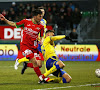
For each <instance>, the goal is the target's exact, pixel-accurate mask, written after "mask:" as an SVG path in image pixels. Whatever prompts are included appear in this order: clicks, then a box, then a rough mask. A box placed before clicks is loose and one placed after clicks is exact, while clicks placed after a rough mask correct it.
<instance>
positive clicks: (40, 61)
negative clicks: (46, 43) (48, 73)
mask: <svg viewBox="0 0 100 90" xmlns="http://www.w3.org/2000/svg"><path fill="white" fill-rule="evenodd" d="M38 9H39V10H41V11H42V16H44V14H45V10H44V8H43V7H39V8H38ZM40 23H41V24H42V25H43V26H44V32H46V23H47V21H46V20H45V19H41V21H40ZM44 37H45V33H44V36H43V38H44ZM43 38H42V40H43ZM38 41H39V42H38V51H39V54H40V56H39V57H37V64H38V66H39V67H40V68H41V67H42V61H43V60H44V58H43V55H42V53H41V43H42V42H40V41H41V40H40V33H39V35H38ZM25 61H29V60H28V59H27V58H26V57H24V58H21V59H17V60H16V62H15V65H14V67H15V69H18V65H19V64H20V63H21V62H24V63H23V69H22V71H21V74H23V73H24V71H25V69H26V66H27V67H31V68H33V64H32V63H27V65H26V62H25Z"/></svg>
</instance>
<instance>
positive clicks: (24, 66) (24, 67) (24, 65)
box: [21, 62, 27, 74]
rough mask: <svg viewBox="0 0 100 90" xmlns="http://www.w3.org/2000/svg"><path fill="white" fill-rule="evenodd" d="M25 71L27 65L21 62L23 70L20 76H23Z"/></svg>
mask: <svg viewBox="0 0 100 90" xmlns="http://www.w3.org/2000/svg"><path fill="white" fill-rule="evenodd" d="M26 69H27V63H26V62H23V68H22V71H21V74H24V72H25V70H26Z"/></svg>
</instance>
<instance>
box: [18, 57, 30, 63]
mask: <svg viewBox="0 0 100 90" xmlns="http://www.w3.org/2000/svg"><path fill="white" fill-rule="evenodd" d="M25 61H29V59H27V58H26V57H23V58H21V59H19V60H18V62H19V63H21V62H25Z"/></svg>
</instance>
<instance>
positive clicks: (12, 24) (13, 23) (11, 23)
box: [0, 14, 16, 27]
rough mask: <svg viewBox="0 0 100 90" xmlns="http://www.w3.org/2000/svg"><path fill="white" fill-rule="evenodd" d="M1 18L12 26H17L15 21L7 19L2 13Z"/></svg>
mask: <svg viewBox="0 0 100 90" xmlns="http://www.w3.org/2000/svg"><path fill="white" fill-rule="evenodd" d="M0 20H1V21H4V22H6V23H7V24H8V25H10V26H13V27H16V24H15V22H12V21H9V20H7V19H6V18H5V17H4V16H3V15H2V14H0Z"/></svg>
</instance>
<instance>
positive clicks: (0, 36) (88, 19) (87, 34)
mask: <svg viewBox="0 0 100 90" xmlns="http://www.w3.org/2000/svg"><path fill="white" fill-rule="evenodd" d="M40 6H41V7H44V9H45V12H46V13H45V16H44V19H46V20H47V29H54V30H55V35H63V34H65V35H68V36H70V37H71V38H72V39H74V42H70V41H65V40H64V39H63V40H60V41H59V42H57V43H58V44H63V43H64V44H96V45H97V46H98V48H100V30H99V28H100V14H99V12H100V0H0V13H2V14H3V15H4V16H5V17H6V18H7V19H8V20H11V21H14V22H18V21H20V20H22V19H25V18H27V19H28V18H31V17H32V11H33V10H34V9H35V8H37V7H40ZM8 28H9V30H8V32H7V29H8ZM0 30H1V32H0V44H17V46H18V48H19V44H20V37H21V36H20V31H21V30H19V29H18V30H17V32H15V28H13V27H10V26H8V25H7V24H6V23H5V22H1V21H0ZM5 31H6V32H5ZM19 49H20V48H19Z"/></svg>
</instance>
